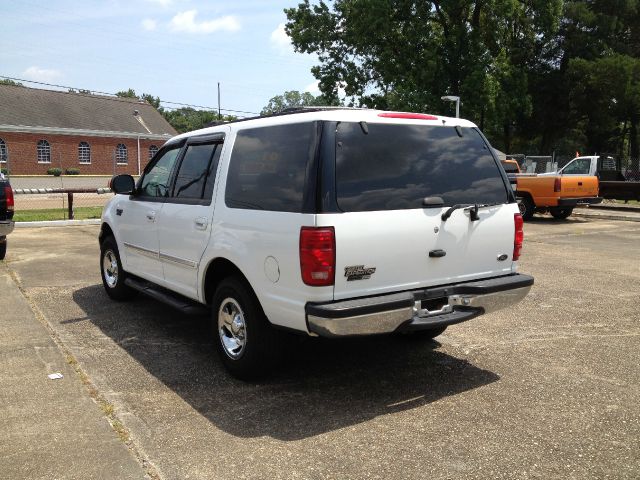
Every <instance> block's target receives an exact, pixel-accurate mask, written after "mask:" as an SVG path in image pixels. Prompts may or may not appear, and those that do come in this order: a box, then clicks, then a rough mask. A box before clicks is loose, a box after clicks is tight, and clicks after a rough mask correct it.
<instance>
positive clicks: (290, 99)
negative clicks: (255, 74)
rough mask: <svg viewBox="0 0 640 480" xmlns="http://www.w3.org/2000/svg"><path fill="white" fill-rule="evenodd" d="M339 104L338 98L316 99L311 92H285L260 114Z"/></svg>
mask: <svg viewBox="0 0 640 480" xmlns="http://www.w3.org/2000/svg"><path fill="white" fill-rule="evenodd" d="M339 104H340V103H339V101H338V100H337V99H336V98H333V99H327V98H325V97H323V96H322V95H319V96H317V97H316V96H314V95H313V94H311V93H309V92H304V93H301V92H298V91H297V90H290V91H288V92H284V93H283V94H282V95H276V96H275V97H273V98H271V100H269V103H268V104H267V106H266V107H264V108H263V109H262V111H261V112H260V115H270V114H273V113H278V112H281V111H283V110H286V109H287V108H296V107H312V106H331V105H339Z"/></svg>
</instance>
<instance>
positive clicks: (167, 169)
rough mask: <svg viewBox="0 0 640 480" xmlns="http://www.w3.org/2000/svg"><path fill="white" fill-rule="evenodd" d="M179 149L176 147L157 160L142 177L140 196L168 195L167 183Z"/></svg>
mask: <svg viewBox="0 0 640 480" xmlns="http://www.w3.org/2000/svg"><path fill="white" fill-rule="evenodd" d="M179 152H180V147H179V146H176V147H175V148H171V149H169V150H166V151H164V153H163V154H162V155H161V156H160V158H158V159H157V160H156V161H155V162H154V163H153V166H151V167H150V168H149V170H148V171H147V172H146V173H145V174H144V177H142V183H141V184H140V195H142V196H145V197H166V196H168V194H169V181H170V179H171V172H172V170H173V167H174V165H175V163H176V159H177V158H178V153H179Z"/></svg>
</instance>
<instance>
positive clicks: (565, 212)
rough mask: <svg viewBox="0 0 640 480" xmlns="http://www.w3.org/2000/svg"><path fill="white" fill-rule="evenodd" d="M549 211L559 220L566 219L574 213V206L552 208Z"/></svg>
mask: <svg viewBox="0 0 640 480" xmlns="http://www.w3.org/2000/svg"><path fill="white" fill-rule="evenodd" d="M549 213H550V214H551V216H552V217H553V218H555V219H557V220H564V219H566V218H568V217H569V216H570V215H571V214H572V213H573V208H552V209H551V210H549Z"/></svg>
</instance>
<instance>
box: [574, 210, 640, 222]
mask: <svg viewBox="0 0 640 480" xmlns="http://www.w3.org/2000/svg"><path fill="white" fill-rule="evenodd" d="M572 215H573V216H575V217H585V218H598V219H602V220H618V221H621V222H640V215H638V216H637V217H636V216H633V217H632V216H630V215H616V214H614V213H600V212H598V213H595V212H588V213H587V212H579V211H576V210H574V211H573V213H572Z"/></svg>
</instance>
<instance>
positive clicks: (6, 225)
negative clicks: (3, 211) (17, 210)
mask: <svg viewBox="0 0 640 480" xmlns="http://www.w3.org/2000/svg"><path fill="white" fill-rule="evenodd" d="M13 227H14V223H13V221H2V222H0V237H4V236H7V235H9V234H10V233H11V232H13Z"/></svg>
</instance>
